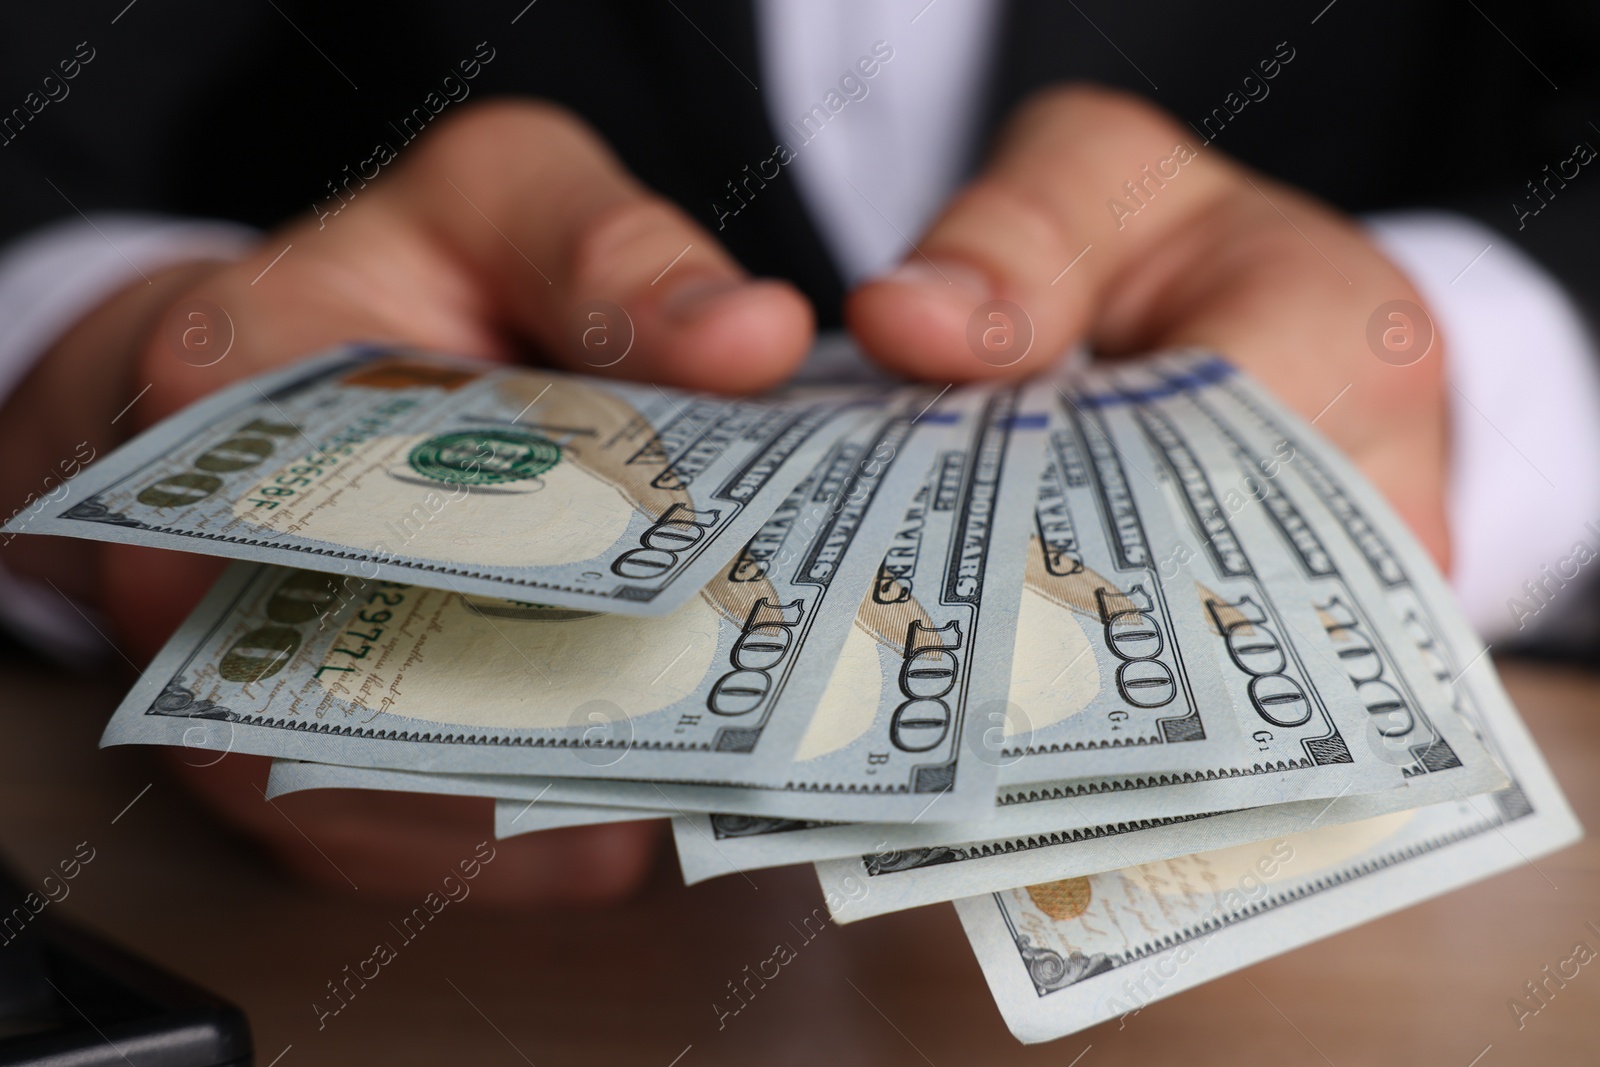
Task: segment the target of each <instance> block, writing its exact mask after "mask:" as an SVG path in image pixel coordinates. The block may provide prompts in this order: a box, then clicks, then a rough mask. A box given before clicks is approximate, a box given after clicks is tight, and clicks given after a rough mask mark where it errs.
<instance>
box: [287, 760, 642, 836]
mask: <svg viewBox="0 0 1600 1067" xmlns="http://www.w3.org/2000/svg"><path fill="white" fill-rule="evenodd" d="M564 781H565V779H560V778H552V779H547V780H545V782H544V784H543V786H542V787H541V788H538V789H534V790H532V791H531V795H529V796H527V797H526V798H523V799H518V800H497V801H496V807H495V836H496V837H511V836H513V835H515V834H525V833H531V832H533V831H535V830H553V829H557V828H559V827H564V826H588V825H590V824H595V823H612V822H635V821H637V820H641V819H664V818H667V817H668V815H669V813H668V812H664V811H656V810H650V809H644V808H626V807H599V806H596V805H590V804H567V803H563V802H561V800H560V799H558V798H559V797H560V795H561V793H560V789H561V785H562V784H563V782H564ZM519 784H521V783H520V780H519ZM310 789H371V790H381V791H386V792H395V793H434V794H438V795H441V796H482V797H489V796H490V794H489V793H487V792H485V791H484V789H482V788H480V786H479V783H478V782H477V781H476V780H475V779H474V778H473V777H472V776H471V775H463V774H427V773H425V772H423V771H388V770H379V769H377V768H374V767H339V766H335V765H333V764H328V763H303V762H300V761H298V760H273V762H272V771H271V773H270V774H269V775H268V776H267V789H266V796H267V799H268V800H273V799H275V798H277V797H280V796H283V795H284V794H285V793H298V792H301V791H303V790H310Z"/></svg>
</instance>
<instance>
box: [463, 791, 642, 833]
mask: <svg viewBox="0 0 1600 1067" xmlns="http://www.w3.org/2000/svg"><path fill="white" fill-rule="evenodd" d="M666 817H667V816H666V815H664V814H663V813H661V812H659V811H643V810H638V809H631V808H595V807H589V806H587V805H583V804H553V803H551V804H541V803H540V802H539V801H538V800H497V801H495V804H494V836H495V837H497V838H499V837H516V836H517V835H519V834H531V833H536V832H538V831H540V830H561V829H565V828H567V827H571V826H602V825H605V824H608V823H617V822H640V821H648V820H650V819H665V818H666Z"/></svg>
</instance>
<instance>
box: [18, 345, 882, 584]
mask: <svg viewBox="0 0 1600 1067" xmlns="http://www.w3.org/2000/svg"><path fill="white" fill-rule="evenodd" d="M884 395H885V394H884V392H883V391H881V390H880V391H872V392H867V391H862V390H856V391H854V392H851V391H838V390H835V391H811V392H805V393H803V394H799V395H796V396H795V397H793V398H790V399H764V400H738V399H730V398H726V397H711V396H699V395H694V394H689V393H682V392H676V391H672V390H667V389H661V388H659V387H656V386H651V385H639V384H632V383H627V382H621V381H613V380H609V379H599V378H583V377H577V376H573V375H567V374H561V373H558V372H554V371H545V370H530V369H526V368H514V367H503V366H493V365H489V364H484V363H473V362H466V361H459V360H456V361H452V360H446V359H443V358H442V357H434V356H428V355H423V354H420V353H408V352H404V351H399V350H393V349H365V348H351V349H345V350H341V351H338V352H334V353H331V354H328V355H326V356H324V357H321V358H318V359H313V360H311V361H308V362H305V363H302V364H299V365H297V366H294V367H291V368H288V369H285V370H280V371H276V372H273V373H270V374H265V375H261V376H259V377H256V378H252V379H250V380H248V381H244V382H241V383H239V384H237V385H235V386H233V387H231V388H229V389H226V390H223V391H222V392H220V393H218V394H216V395H215V396H212V397H210V398H208V399H206V400H203V401H201V402H200V403H198V404H195V405H193V406H191V407H189V408H186V409H184V410H183V411H181V412H179V413H178V414H176V415H174V416H172V417H171V418H169V419H167V420H165V421H163V422H162V423H160V424H159V425H157V426H155V427H154V428H152V429H150V430H148V431H146V432H145V433H143V434H140V435H139V436H138V437H136V438H134V439H133V440H132V441H130V442H128V443H127V444H125V445H123V446H122V447H121V448H119V449H117V450H116V451H115V452H114V453H112V454H111V455H109V456H107V457H105V458H104V459H102V460H100V461H99V462H98V463H95V464H93V465H92V466H90V467H89V468H88V469H87V470H85V471H84V472H83V473H82V474H80V475H79V476H78V477H77V478H74V479H73V480H72V482H71V483H70V485H71V488H70V489H69V491H68V492H67V493H66V494H65V495H64V497H63V498H62V501H61V502H60V503H59V504H57V505H54V506H52V507H50V508H45V509H42V510H40V511H38V512H37V513H29V514H28V515H25V516H19V517H18V518H17V519H14V520H13V521H12V522H11V523H10V524H9V525H8V526H7V527H6V529H7V530H8V531H9V532H12V533H18V532H27V533H45V534H65V535H69V536H75V537H86V538H93V539H97V540H102V541H122V542H128V543H132V544H143V545H154V546H156V547H160V548H171V549H179V550H183V551H190V552H204V553H209V554H212V555H221V556H227V557H230V558H235V559H247V560H253V561H257V562H263V563H275V564H279V565H283V566H292V567H302V568H308V569H312V570H319V571H329V572H334V573H338V574H340V575H345V576H350V577H352V579H355V578H364V579H369V580H377V579H385V580H390V581H406V582H413V583H417V584H420V585H427V586H434V587H440V588H448V589H451V590H453V591H455V592H459V593H464V594H470V595H477V596H498V597H507V598H513V599H519V600H532V601H537V602H538V603H540V604H545V605H549V606H553V607H558V608H564V609H577V610H588V611H603V612H608V613H613V614H624V615H655V616H659V615H664V614H667V613H669V612H671V611H673V610H674V609H676V608H679V607H681V606H683V605H684V604H685V603H686V602H688V601H690V600H691V599H693V598H694V595H695V593H696V592H698V591H699V589H700V588H701V587H702V586H704V585H705V584H706V582H707V581H708V580H710V579H711V577H712V576H713V575H714V574H715V573H716V572H717V571H718V570H719V569H720V568H721V567H722V566H723V565H724V564H726V563H727V561H728V560H729V558H731V557H732V556H733V554H734V553H735V552H737V551H738V549H739V547H740V546H741V545H743V544H744V543H745V542H747V541H748V540H749V539H750V538H751V536H752V535H754V534H755V532H756V530H757V529H758V528H759V527H760V526H761V524H762V523H763V522H765V521H766V520H767V518H768V517H769V516H770V515H771V513H772V511H773V509H775V508H776V507H777V506H778V504H779V503H780V502H781V501H782V500H783V499H784V497H785V496H786V494H788V492H789V491H790V490H791V489H792V488H793V487H794V486H795V484H796V483H798V482H799V480H800V479H801V478H802V477H804V475H805V474H806V472H807V471H809V470H810V469H811V468H812V466H814V465H815V463H816V462H817V460H818V458H819V457H820V456H821V454H822V451H823V450H824V449H825V448H826V447H827V446H828V445H830V444H831V443H832V442H833V441H834V439H835V438H837V437H838V435H839V434H840V433H841V432H843V431H844V430H845V429H847V428H848V427H849V425H850V424H851V422H852V421H853V420H855V419H858V418H859V417H860V415H861V412H862V410H863V407H864V406H865V405H869V404H871V403H872V401H869V400H867V399H866V398H867V397H872V396H876V397H879V398H881V397H882V396H884Z"/></svg>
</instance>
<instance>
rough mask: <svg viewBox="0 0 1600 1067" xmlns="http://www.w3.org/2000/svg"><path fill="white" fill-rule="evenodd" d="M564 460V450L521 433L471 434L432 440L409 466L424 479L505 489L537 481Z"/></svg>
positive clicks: (412, 456)
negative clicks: (519, 483) (529, 480)
mask: <svg viewBox="0 0 1600 1067" xmlns="http://www.w3.org/2000/svg"><path fill="white" fill-rule="evenodd" d="M560 460H561V446H560V445H558V444H556V443H555V442H554V441H551V440H550V439H549V438H545V437H540V436H539V435H538V434H533V433H524V432H522V431H520V430H499V429H489V430H469V431H466V432H465V433H447V434H442V435H441V436H439V437H430V438H428V439H427V440H426V441H423V442H422V443H421V444H419V445H417V446H416V447H415V448H413V449H412V450H411V454H410V455H409V456H407V457H406V462H408V463H410V464H411V469H412V470H414V471H416V472H417V473H418V474H420V475H422V476H423V477H424V478H432V479H433V480H435V481H439V482H446V483H448V484H450V485H504V484H505V483H507V482H522V481H527V480H528V479H530V478H537V477H539V475H541V474H543V473H544V472H545V471H547V470H549V469H550V468H551V467H554V466H555V465H556V464H557V463H558V462H560Z"/></svg>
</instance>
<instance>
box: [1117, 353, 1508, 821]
mask: <svg viewBox="0 0 1600 1067" xmlns="http://www.w3.org/2000/svg"><path fill="white" fill-rule="evenodd" d="M1233 376H1234V374H1233V372H1232V371H1231V368H1229V367H1228V366H1227V364H1225V363H1222V362H1221V361H1212V362H1211V363H1208V364H1203V365H1199V366H1197V367H1196V371H1195V372H1193V373H1190V374H1181V373H1179V374H1171V373H1169V374H1159V373H1152V372H1149V371H1146V370H1143V369H1140V370H1136V371H1129V372H1125V373H1121V374H1117V375H1115V378H1116V380H1117V384H1118V388H1119V389H1121V390H1123V391H1124V393H1125V394H1127V393H1129V392H1130V391H1131V392H1132V393H1134V394H1135V395H1141V394H1142V395H1148V396H1150V398H1151V400H1150V403H1149V407H1150V408H1151V409H1152V410H1153V411H1154V412H1158V413H1165V414H1166V415H1168V416H1169V417H1170V423H1171V424H1182V425H1185V426H1188V427H1190V428H1191V429H1192V433H1190V434H1189V435H1188V436H1189V439H1190V440H1194V441H1197V442H1199V443H1198V445H1197V451H1199V453H1200V454H1201V455H1203V456H1204V457H1206V460H1207V462H1208V464H1209V465H1211V466H1213V467H1214V468H1216V469H1219V470H1221V469H1225V468H1226V466H1227V464H1228V463H1229V462H1230V460H1231V462H1232V463H1233V464H1234V467H1235V470H1236V472H1237V475H1238V477H1239V478H1240V480H1241V484H1242V485H1243V486H1244V487H1245V492H1246V496H1245V498H1244V500H1245V503H1244V505H1243V506H1245V507H1249V509H1250V510H1251V511H1252V513H1253V514H1256V515H1259V516H1260V517H1261V518H1262V519H1265V520H1270V521H1269V522H1267V523H1265V525H1268V526H1270V528H1271V530H1272V532H1273V533H1274V534H1276V535H1277V541H1278V544H1279V546H1280V549H1281V555H1280V558H1281V559H1283V560H1286V561H1288V562H1289V563H1290V564H1291V565H1292V566H1293V568H1294V569H1295V570H1297V571H1298V572H1299V576H1300V578H1301V580H1302V582H1303V583H1304V586H1305V589H1306V591H1307V594H1308V595H1309V596H1310V599H1311V604H1312V607H1313V609H1314V610H1315V611H1316V614H1317V618H1318V621H1319V622H1320V623H1321V628H1322V631H1323V632H1324V633H1325V634H1326V635H1327V638H1328V641H1329V644H1330V646H1331V653H1332V655H1333V657H1334V658H1335V660H1336V661H1337V663H1338V665H1339V666H1340V668H1341V670H1342V671H1343V673H1344V674H1345V676H1346V678H1347V679H1348V680H1349V682H1350V685H1351V687H1352V688H1353V689H1354V691H1355V694H1356V697H1357V699H1358V700H1360V702H1361V703H1362V705H1363V706H1364V707H1365V708H1366V711H1367V714H1368V716H1369V718H1370V720H1371V722H1372V724H1373V725H1374V726H1375V727H1376V731H1377V735H1378V742H1379V744H1380V746H1381V747H1380V749H1379V753H1380V755H1382V756H1383V758H1385V759H1386V760H1387V761H1388V762H1390V763H1393V764H1395V765H1396V766H1398V767H1399V768H1400V769H1401V772H1402V774H1404V775H1405V777H1406V781H1407V785H1408V792H1409V793H1410V795H1411V799H1412V802H1413V804H1414V805H1422V804H1428V803H1432V802H1434V801H1438V800H1445V799H1449V798H1451V797H1462V796H1470V795H1473V794H1476V793H1481V792H1485V791H1486V790H1489V789H1492V788H1498V787H1500V786H1503V785H1505V784H1507V779H1506V777H1505V774H1504V773H1503V771H1502V770H1501V768H1500V767H1499V766H1498V765H1497V764H1496V763H1495V761H1494V759H1493V758H1492V757H1491V756H1490V755H1489V753H1488V751H1487V750H1486V749H1485V748H1484V746H1483V744H1482V743H1481V741H1480V739H1479V738H1478V736H1477V735H1476V734H1475V733H1474V728H1473V727H1472V726H1471V725H1470V724H1469V723H1468V722H1467V720H1466V719H1465V718H1464V717H1463V716H1462V715H1461V714H1460V713H1458V712H1457V710H1456V709H1455V707H1454V700H1453V694H1452V693H1451V692H1450V690H1449V689H1448V688H1447V686H1446V684H1445V682H1446V681H1448V679H1445V678H1442V677H1441V676H1439V675H1438V673H1437V663H1436V662H1435V663H1430V662H1429V660H1428V659H1427V658H1426V656H1425V653H1426V650H1427V647H1428V645H1429V644H1430V643H1431V639H1424V640H1420V641H1419V639H1418V638H1419V634H1418V633H1417V632H1416V631H1414V630H1413V631H1409V632H1408V631H1407V629H1406V627H1405V624H1404V622H1403V621H1402V616H1401V615H1400V614H1398V613H1397V612H1396V611H1395V610H1394V608H1395V607H1399V606H1402V605H1400V604H1397V603H1391V602H1390V600H1389V599H1388V597H1386V595H1385V593H1384V591H1383V588H1382V585H1381V583H1380V580H1379V577H1378V575H1377V573H1376V572H1375V571H1373V570H1372V568H1371V560H1370V556H1369V555H1368V554H1366V553H1363V552H1362V550H1361V548H1360V546H1359V545H1358V544H1357V543H1356V541H1355V540H1354V539H1352V537H1351V536H1350V531H1349V529H1348V527H1346V526H1345V525H1343V524H1342V523H1340V522H1339V521H1338V520H1337V518H1336V516H1335V515H1334V514H1333V513H1332V512H1330V511H1329V510H1328V509H1327V507H1326V504H1325V502H1323V501H1321V500H1319V499H1318V498H1317V496H1316V494H1315V493H1314V492H1313V491H1311V490H1310V489H1309V488H1308V486H1307V485H1306V483H1305V481H1304V479H1303V478H1302V477H1300V476H1298V474H1291V475H1290V476H1289V477H1283V476H1282V475H1283V472H1284V468H1285V467H1288V468H1290V469H1291V470H1292V469H1293V463H1292V462H1279V461H1278V457H1281V456H1283V455H1285V454H1288V455H1299V454H1300V452H1299V450H1296V449H1294V447H1293V446H1292V445H1288V447H1282V446H1284V445H1287V444H1288V443H1287V442H1286V441H1285V440H1284V439H1283V438H1282V437H1277V438H1275V439H1269V438H1267V437H1264V436H1261V435H1259V434H1252V433H1251V432H1250V427H1249V426H1248V425H1247V424H1243V423H1239V422H1238V421H1237V420H1236V419H1234V418H1230V417H1228V414H1227V412H1226V411H1225V408H1224V405H1226V404H1227V399H1226V394H1221V395H1219V391H1218V389H1217V384H1218V383H1220V382H1221V381H1222V380H1224V379H1227V378H1230V377H1233ZM1190 413H1195V414H1198V415H1199V416H1200V417H1199V418H1198V419H1194V418H1186V417H1185V416H1187V415H1189V414H1190ZM1327 451H1329V449H1328V448H1326V447H1325V446H1322V445H1321V444H1320V442H1311V443H1308V444H1307V445H1306V446H1305V447H1304V456H1305V463H1304V465H1305V466H1307V467H1313V466H1320V465H1321V463H1322V461H1321V460H1320V459H1319V457H1318V453H1319V452H1321V453H1326V452H1327ZM1251 504H1254V505H1257V506H1255V507H1250V505H1251ZM1369 737H1370V735H1369Z"/></svg>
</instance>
